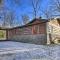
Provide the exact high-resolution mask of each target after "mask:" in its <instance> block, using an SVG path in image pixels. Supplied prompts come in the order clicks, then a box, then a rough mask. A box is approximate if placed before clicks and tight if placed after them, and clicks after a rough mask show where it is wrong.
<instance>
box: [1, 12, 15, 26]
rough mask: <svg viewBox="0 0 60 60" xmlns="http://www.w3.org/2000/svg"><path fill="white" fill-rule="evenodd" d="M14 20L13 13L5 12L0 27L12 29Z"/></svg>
mask: <svg viewBox="0 0 60 60" xmlns="http://www.w3.org/2000/svg"><path fill="white" fill-rule="evenodd" d="M14 18H15V15H14V13H13V12H11V11H8V12H5V13H4V17H3V19H4V20H3V24H2V25H3V26H4V27H12V26H13V24H14Z"/></svg>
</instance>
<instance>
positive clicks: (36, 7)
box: [31, 0, 42, 18]
mask: <svg viewBox="0 0 60 60" xmlns="http://www.w3.org/2000/svg"><path fill="white" fill-rule="evenodd" d="M41 1H42V0H31V5H32V8H33V15H34V17H35V18H36V17H37V15H38V12H39V11H40V6H41Z"/></svg>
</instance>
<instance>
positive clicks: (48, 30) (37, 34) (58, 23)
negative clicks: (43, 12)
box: [1, 18, 60, 44]
mask: <svg viewBox="0 0 60 60" xmlns="http://www.w3.org/2000/svg"><path fill="white" fill-rule="evenodd" d="M1 30H2V31H5V37H4V38H5V39H6V40H13V41H19V42H26V43H34V44H50V43H54V42H55V40H59V39H60V19H51V20H46V19H41V18H40V19H38V18H37V19H33V20H32V21H30V22H29V23H27V24H26V25H23V26H18V27H13V28H7V29H4V28H3V29H2V28H1ZM3 34H4V33H3ZM2 40H3V39H2ZM56 43H57V42H56Z"/></svg>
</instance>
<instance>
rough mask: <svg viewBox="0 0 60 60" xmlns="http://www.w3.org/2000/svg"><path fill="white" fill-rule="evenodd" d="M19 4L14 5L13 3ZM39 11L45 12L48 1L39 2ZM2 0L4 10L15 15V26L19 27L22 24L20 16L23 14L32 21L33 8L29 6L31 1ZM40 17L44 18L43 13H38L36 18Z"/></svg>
mask: <svg viewBox="0 0 60 60" xmlns="http://www.w3.org/2000/svg"><path fill="white" fill-rule="evenodd" d="M17 1H18V2H19V3H18V4H16V3H15V2H17ZM41 1H42V2H41V3H40V4H41V9H43V10H45V9H46V8H47V7H48V4H49V0H41ZM15 2H14V0H4V8H5V9H7V10H10V11H12V12H13V13H14V14H15V16H16V17H15V22H16V24H17V25H20V24H21V23H22V18H21V16H22V15H24V14H28V15H29V18H30V20H32V19H33V14H32V11H33V8H32V6H31V3H30V2H31V0H16V1H15ZM39 16H42V17H43V18H44V15H43V13H41V12H39V13H38V17H39Z"/></svg>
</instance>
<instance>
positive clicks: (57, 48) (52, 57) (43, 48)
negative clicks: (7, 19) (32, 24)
mask: <svg viewBox="0 0 60 60" xmlns="http://www.w3.org/2000/svg"><path fill="white" fill-rule="evenodd" d="M0 60H60V45H35V44H28V43H19V42H12V41H4V42H0Z"/></svg>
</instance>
